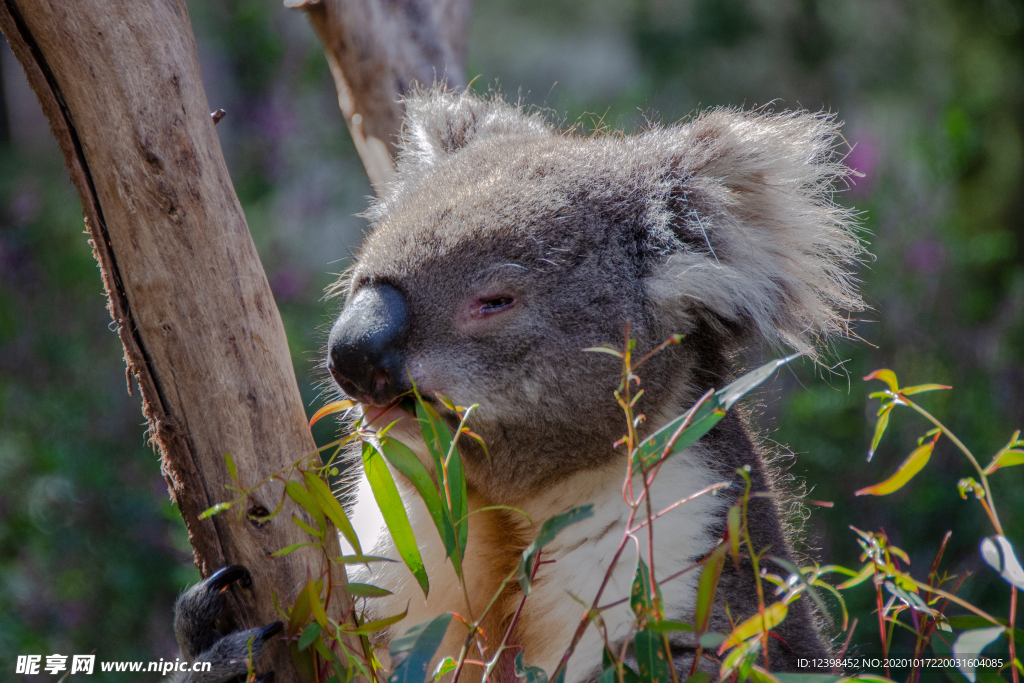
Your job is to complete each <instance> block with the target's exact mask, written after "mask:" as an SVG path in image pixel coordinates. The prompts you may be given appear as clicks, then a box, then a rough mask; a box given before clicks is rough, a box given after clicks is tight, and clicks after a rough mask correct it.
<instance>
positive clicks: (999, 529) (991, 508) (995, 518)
mask: <svg viewBox="0 0 1024 683" xmlns="http://www.w3.org/2000/svg"><path fill="white" fill-rule="evenodd" d="M898 400H900V401H902V402H903V403H906V404H907V405H908V406H910V407H911V408H913V409H914V410H916V411H917V412H918V413H920V414H921V415H922V416H923V417H924V418H925V419H926V420H928V421H929V422H931V423H932V424H933V425H935V426H936V427H938V428H939V429H941V430H942V433H943V434H944V435H945V436H946V438H948V439H949V440H950V441H952V442H953V444H954V445H955V446H956V447H957V448H959V449H960V451H961V452H962V453H963V454H964V455H966V456H967V459H968V460H970V461H971V464H972V465H974V469H975V470H977V472H978V476H979V477H981V485H982V486H984V487H985V497H986V498H988V500H989V501H990V504H989V505H986V506H985V509H986V511H987V512H988V514H989V519H990V520H991V521H992V526H994V527H995V530H996V533H997V534H999V535H1003V526H1002V524H1000V523H999V514H998V513H997V512H996V508H995V504H994V503H992V502H991V501H992V490H991V489H990V488H989V485H988V476H987V475H986V474H985V470H984V469H983V468H982V466H981V465H980V464H979V463H978V460H977V458H975V457H974V454H973V453H971V451H970V449H969V448H967V446H965V445H964V442H963V441H961V440H960V439H958V438H957V436H956V434H954V433H953V432H951V431H950V430H949V428H948V427H946V425H944V424H942V423H941V422H939V421H938V419H936V417H935V416H934V415H932V414H931V413H929V412H928V411H927V410H925V409H924V408H922V407H921V406H919V405H917V404H916V403H914V402H913V401H911V400H910V399H908V398H906V397H904V396H900V398H899V399H898Z"/></svg>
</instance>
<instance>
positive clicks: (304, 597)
mask: <svg viewBox="0 0 1024 683" xmlns="http://www.w3.org/2000/svg"><path fill="white" fill-rule="evenodd" d="M311 613H312V607H311V606H310V604H309V591H307V590H305V589H303V590H301V591H299V594H298V596H297V597H296V598H295V602H294V603H293V604H292V609H291V612H289V614H288V635H289V636H296V635H298V634H299V629H300V628H301V627H302V625H303V624H305V623H306V619H308V618H309V615H310V614H311Z"/></svg>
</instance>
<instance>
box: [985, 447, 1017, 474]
mask: <svg viewBox="0 0 1024 683" xmlns="http://www.w3.org/2000/svg"><path fill="white" fill-rule="evenodd" d="M1014 465H1024V451H1019V450H1016V449H1010V450H1005V451H1000V452H999V454H998V455H997V456H996V457H994V458H992V462H990V463H989V464H988V467H986V468H985V474H992V473H993V472H995V471H996V470H998V469H999V468H1001V467H1013V466H1014Z"/></svg>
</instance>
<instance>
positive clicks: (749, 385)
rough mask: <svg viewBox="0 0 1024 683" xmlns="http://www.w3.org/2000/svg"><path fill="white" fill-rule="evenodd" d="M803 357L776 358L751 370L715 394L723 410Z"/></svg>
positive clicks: (794, 355)
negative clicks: (776, 372)
mask: <svg viewBox="0 0 1024 683" xmlns="http://www.w3.org/2000/svg"><path fill="white" fill-rule="evenodd" d="M802 355H804V354H803V353H802V352H801V353H794V354H793V355H791V356H786V357H785V358H776V359H775V360H773V361H769V362H768V363H765V364H764V365H762V366H761V367H759V368H757V369H756V370H751V371H750V372H748V373H747V374H745V375H743V376H742V377H740V378H739V379H738V380H736V381H735V382H732V383H730V384H728V385H727V386H726V387H725V388H724V389H720V390H718V391H717V392H715V397H716V398H718V400H719V401H720V402H721V404H722V408H723V409H725V410H729V409H730V408H732V406H733V404H734V403H736V401H738V400H740V399H741V398H743V397H744V396H746V395H747V394H749V393H750V392H751V391H753V390H754V389H756V388H757V387H759V386H761V384H762V383H763V382H764V381H765V380H766V379H768V378H769V377H771V376H772V373H774V372H775V371H776V370H778V369H779V368H781V367H782V366H783V365H785V364H787V363H791V362H792V361H794V360H796V359H797V358H799V357H800V356H802Z"/></svg>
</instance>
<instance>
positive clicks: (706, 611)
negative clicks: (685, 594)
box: [695, 544, 729, 632]
mask: <svg viewBox="0 0 1024 683" xmlns="http://www.w3.org/2000/svg"><path fill="white" fill-rule="evenodd" d="M728 551H729V546H727V545H725V544H722V545H720V546H718V547H717V548H715V549H714V550H713V551H712V552H711V555H710V556H708V559H707V562H705V563H704V569H703V570H701V573H700V583H698V585H697V609H696V612H695V614H696V618H695V622H696V626H697V631H698V632H704V631H707V630H708V624H709V623H710V621H711V607H712V605H713V604H714V601H715V591H717V590H718V577H720V576H721V575H722V566H723V565H724V564H725V554H726V553H727V552H728Z"/></svg>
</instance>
